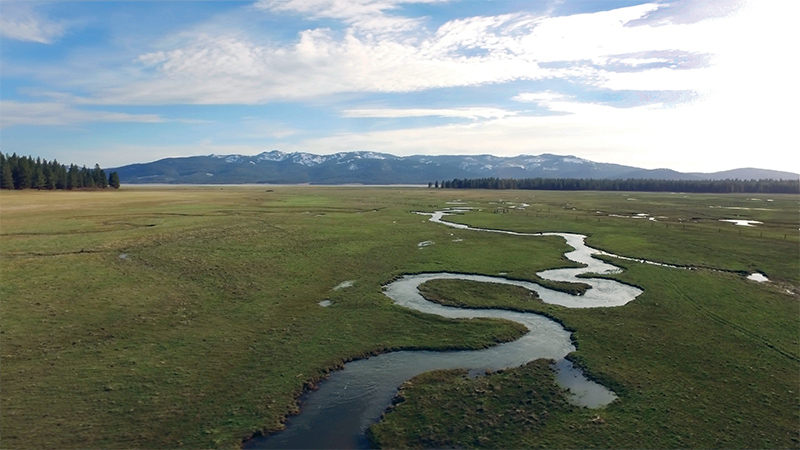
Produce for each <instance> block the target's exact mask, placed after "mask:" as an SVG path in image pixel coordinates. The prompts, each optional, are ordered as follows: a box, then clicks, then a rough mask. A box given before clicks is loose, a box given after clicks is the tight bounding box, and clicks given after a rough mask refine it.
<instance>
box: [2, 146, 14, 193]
mask: <svg viewBox="0 0 800 450" xmlns="http://www.w3.org/2000/svg"><path fill="white" fill-rule="evenodd" d="M0 165H1V166H2V167H0V189H14V177H13V175H12V174H11V164H10V162H9V161H8V159H6V157H5V156H3V154H2V153H0Z"/></svg>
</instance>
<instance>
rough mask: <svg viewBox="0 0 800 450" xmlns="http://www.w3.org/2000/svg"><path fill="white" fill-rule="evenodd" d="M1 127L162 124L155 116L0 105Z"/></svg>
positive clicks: (62, 105)
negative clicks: (106, 123)
mask: <svg viewBox="0 0 800 450" xmlns="http://www.w3.org/2000/svg"><path fill="white" fill-rule="evenodd" d="M0 117H2V121H0V126H2V127H4V128H5V127H10V126H14V125H56V126H57V125H74V124H78V123H88V122H144V123H159V122H164V121H165V120H164V119H162V118H161V117H159V116H158V115H155V114H126V113H118V112H110V111H90V110H79V109H75V108H73V107H72V106H70V105H68V104H65V103H23V102H17V101H10V100H8V101H2V102H0Z"/></svg>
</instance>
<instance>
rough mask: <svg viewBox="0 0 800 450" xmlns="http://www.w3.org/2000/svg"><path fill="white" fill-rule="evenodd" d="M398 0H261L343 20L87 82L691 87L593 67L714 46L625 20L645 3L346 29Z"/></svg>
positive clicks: (338, 89)
mask: <svg viewBox="0 0 800 450" xmlns="http://www.w3.org/2000/svg"><path fill="white" fill-rule="evenodd" d="M402 3H405V2H403V1H400V0H382V1H378V0H359V1H356V2H350V1H344V0H341V1H340V0H314V1H302V2H301V1H298V0H281V1H269V2H262V3H260V4H259V5H261V7H262V8H265V9H268V10H270V11H293V12H296V13H302V14H307V15H310V16H312V17H330V18H336V19H341V20H343V21H345V22H348V23H349V24H350V26H349V28H346V29H345V30H339V31H334V30H331V29H324V28H317V29H308V30H304V31H301V32H300V33H299V34H298V39H297V40H296V41H295V42H294V43H290V44H283V45H275V44H274V43H270V44H263V43H261V41H258V40H255V39H253V38H249V37H246V36H244V35H243V34H241V33H231V34H229V35H216V34H198V35H196V36H195V38H194V39H193V40H192V41H191V42H190V43H188V44H186V45H182V46H180V47H176V48H172V49H164V50H160V51H154V52H150V53H145V54H142V55H141V56H139V58H138V59H137V63H138V64H140V65H141V68H142V69H144V70H142V71H141V72H140V75H139V76H138V78H137V79H136V80H134V81H132V82H130V83H121V84H118V85H117V86H115V87H112V88H108V89H105V90H102V91H98V90H97V89H94V91H95V93H96V95H95V96H96V100H95V101H97V102H100V103H133V104H165V103H189V104H191V103H195V104H226V103H228V104H230V103H236V104H260V103H268V102H270V101H274V100H287V99H288V100H293V99H308V98H314V97H319V96H325V95H331V94H337V93H345V92H414V91H421V90H427V89H434V88H441V87H463V86H476V85H483V84H489V83H504V82H509V81H514V80H546V79H550V78H563V77H568V78H570V79H571V80H573V81H574V82H579V83H584V84H588V85H595V86H599V87H605V88H609V89H644V88H646V89H654V90H659V89H687V90H693V89H702V88H704V87H706V86H707V84H708V83H709V81H708V80H707V79H705V78H704V77H703V76H701V72H700V71H698V70H695V69H692V70H673V69H672V68H670V67H665V68H662V69H661V72H656V71H654V70H653V69H651V70H643V71H642V70H640V71H639V72H625V73H622V72H619V73H618V72H614V71H608V70H602V67H603V65H605V64H610V63H614V64H627V66H629V67H632V68H634V69H635V68H636V67H637V66H641V65H645V64H649V63H653V62H660V63H665V62H668V60H669V58H670V57H674V58H679V57H682V56H681V55H686V54H691V53H703V52H709V51H712V50H714V49H716V48H718V45H716V44H714V42H716V39H718V37H717V36H716V35H712V34H708V32H709V31H711V32H713V31H714V28H713V27H710V26H707V25H705V22H701V23H698V24H691V25H664V26H658V27H651V26H649V25H641V26H636V27H630V26H626V24H627V23H629V22H630V21H632V20H635V19H637V18H641V17H644V16H646V15H647V14H648V13H650V12H652V11H654V10H656V9H657V8H658V5H656V4H644V5H638V6H633V7H627V8H620V9H616V10H611V11H602V12H597V13H591V14H576V15H571V16H559V17H544V16H536V15H531V14H524V13H520V14H510V15H500V16H489V17H471V18H465V19H457V20H452V21H449V22H446V23H444V24H443V25H442V26H440V27H439V28H438V29H437V30H435V31H434V32H428V31H426V30H424V29H418V30H416V33H414V36H413V37H411V35H410V34H408V33H406V32H404V31H402V30H391V29H390V30H389V31H385V32H382V33H373V32H365V31H364V30H363V29H361V28H359V27H358V24H362V21H363V20H367V19H369V20H374V21H377V22H376V23H378V22H380V21H383V20H394V19H404V18H402V17H395V16H391V17H390V16H388V15H386V14H385V12H386V11H392V10H394V9H396V8H398V6H399V5H401V4H402ZM413 20H415V19H413ZM709 36H714V37H713V38H710V37H709ZM619 55H623V56H619ZM624 55H628V56H624ZM631 55H633V56H631ZM670 55H673V56H670ZM586 61H590V62H591V64H589V65H587V64H585V62H586ZM552 63H560V65H558V66H557V67H556V66H552ZM547 64H551V65H547ZM678 72H685V73H678ZM689 72H691V74H689ZM131 73H137V71H131ZM695 74H697V76H695ZM695 82H697V83H701V84H700V85H698V86H695V85H694V84H693V83H695ZM662 84H663V85H662ZM675 86H678V87H675Z"/></svg>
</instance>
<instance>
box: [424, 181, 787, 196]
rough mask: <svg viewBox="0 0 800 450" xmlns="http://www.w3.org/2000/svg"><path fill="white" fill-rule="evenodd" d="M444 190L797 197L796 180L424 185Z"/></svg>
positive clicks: (442, 183)
mask: <svg viewBox="0 0 800 450" xmlns="http://www.w3.org/2000/svg"><path fill="white" fill-rule="evenodd" d="M428 187H429V188H440V189H441V188H445V189H532V190H547V191H640V192H694V193H731V194H733V193H749V194H758V193H761V194H800V180H653V179H633V178H630V179H626V180H596V179H591V178H520V179H514V178H474V179H469V178H463V179H460V178H455V179H453V180H446V181H441V182H439V181H435V182H429V183H428Z"/></svg>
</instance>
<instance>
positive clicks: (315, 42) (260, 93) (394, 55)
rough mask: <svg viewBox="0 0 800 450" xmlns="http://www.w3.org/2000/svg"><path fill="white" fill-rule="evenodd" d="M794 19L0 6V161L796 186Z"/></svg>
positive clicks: (644, 8)
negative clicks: (601, 171)
mask: <svg viewBox="0 0 800 450" xmlns="http://www.w3.org/2000/svg"><path fill="white" fill-rule="evenodd" d="M797 17H800V2H797V1H793V0H753V1H748V0H706V1H701V0H664V1H662V0H656V1H650V2H643V1H636V0H541V1H540V0H259V1H247V2H240V1H158V2H148V1H116V2H105V1H79V2H60V1H24V0H0V151H2V152H3V153H7V154H11V153H17V154H18V155H31V156H34V157H42V158H45V159H47V160H52V159H57V160H58V161H59V162H61V163H66V164H70V163H75V164H78V165H86V166H89V167H91V166H94V164H96V163H97V164H100V165H101V166H102V167H104V168H111V167H118V166H121V165H125V164H131V163H140V162H149V161H154V160H158V159H161V158H167V157H176V156H192V155H208V154H223V155H224V154H244V155H255V154H258V153H261V152H264V151H270V150H273V149H277V150H281V151H284V152H295V151H300V152H308V153H315V154H331V153H337V152H344V151H361V150H368V151H375V152H384V153H390V154H394V155H398V156H405V155H421V154H428V155H441V154H462V155H469V154H493V155H498V156H516V155H520V154H528V155H538V154H542V153H553V154H558V155H573V156H577V157H581V158H586V159H590V160H593V161H596V162H607V163H617V164H626V165H632V166H636V167H642V168H647V169H655V168H670V169H674V170H679V171H684V172H713V171H719V170H728V169H734V168H741V167H757V168H764V169H774V170H787V171H793V172H800V156H798V155H800V151H798V150H800V145H798V140H797V137H796V135H797V131H796V130H797V126H798V125H797V118H798V113H797V112H796V111H797V107H798V104H800V90H799V89H798V79H800V77H798V70H797V69H798V66H799V65H800V62H798V53H797V44H796V43H797V42H800V31H798V27H797V26H796V24H795V22H796V20H797ZM792 42H793V43H794V44H791V43H792Z"/></svg>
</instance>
